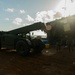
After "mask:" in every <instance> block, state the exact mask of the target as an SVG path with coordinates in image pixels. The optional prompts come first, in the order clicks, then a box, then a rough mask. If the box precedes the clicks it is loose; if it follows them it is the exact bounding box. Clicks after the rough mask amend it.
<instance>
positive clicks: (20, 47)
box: [16, 41, 29, 56]
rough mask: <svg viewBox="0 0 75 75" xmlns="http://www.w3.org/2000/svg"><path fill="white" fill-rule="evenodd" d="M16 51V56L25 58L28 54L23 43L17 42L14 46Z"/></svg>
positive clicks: (25, 43)
mask: <svg viewBox="0 0 75 75" xmlns="http://www.w3.org/2000/svg"><path fill="white" fill-rule="evenodd" d="M16 51H17V53H18V54H20V55H23V56H27V55H28V54H29V46H28V43H27V42H25V41H18V42H17V44H16Z"/></svg>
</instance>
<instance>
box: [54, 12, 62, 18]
mask: <svg viewBox="0 0 75 75" xmlns="http://www.w3.org/2000/svg"><path fill="white" fill-rule="evenodd" d="M61 17H62V14H61V13H60V12H56V13H55V14H54V18H55V19H56V18H61Z"/></svg>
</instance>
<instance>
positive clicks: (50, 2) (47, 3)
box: [0, 0, 75, 31]
mask: <svg viewBox="0 0 75 75" xmlns="http://www.w3.org/2000/svg"><path fill="white" fill-rule="evenodd" d="M72 1H73V0H72ZM74 5H75V2H71V0H66V7H67V9H66V10H67V11H66V12H65V0H0V31H9V30H13V29H16V28H20V27H23V26H27V25H30V24H33V23H35V22H44V23H46V22H50V21H52V20H54V19H57V18H61V17H62V16H65V15H66V16H67V15H71V14H74V13H75V11H74ZM72 9H73V10H72ZM70 10H71V11H70Z"/></svg>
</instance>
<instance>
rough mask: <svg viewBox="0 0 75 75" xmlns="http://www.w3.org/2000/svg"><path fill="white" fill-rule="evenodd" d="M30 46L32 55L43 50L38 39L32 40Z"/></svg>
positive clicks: (42, 44)
mask: <svg viewBox="0 0 75 75" xmlns="http://www.w3.org/2000/svg"><path fill="white" fill-rule="evenodd" d="M32 46H33V52H34V53H41V51H42V50H43V49H44V48H45V45H44V43H43V42H42V41H41V40H40V39H33V40H32Z"/></svg>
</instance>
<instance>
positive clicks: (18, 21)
mask: <svg viewBox="0 0 75 75" xmlns="http://www.w3.org/2000/svg"><path fill="white" fill-rule="evenodd" d="M22 22H23V20H22V19H21V18H15V19H14V20H13V23H14V24H16V25H21V23H22Z"/></svg>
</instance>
